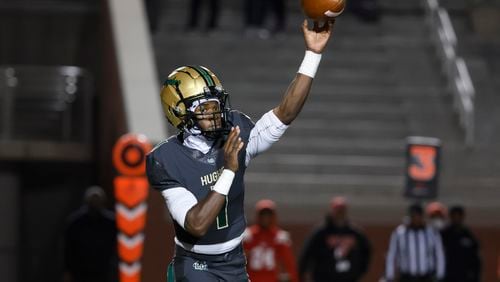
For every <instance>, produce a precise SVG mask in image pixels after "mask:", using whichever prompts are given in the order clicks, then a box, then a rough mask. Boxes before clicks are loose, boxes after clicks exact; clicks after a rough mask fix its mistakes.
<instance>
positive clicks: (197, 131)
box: [180, 86, 231, 140]
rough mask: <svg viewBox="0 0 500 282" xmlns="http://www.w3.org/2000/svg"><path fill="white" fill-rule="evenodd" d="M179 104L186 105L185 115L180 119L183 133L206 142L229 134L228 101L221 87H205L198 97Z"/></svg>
mask: <svg viewBox="0 0 500 282" xmlns="http://www.w3.org/2000/svg"><path fill="white" fill-rule="evenodd" d="M180 102H183V103H184V104H185V105H186V114H185V115H184V116H183V117H182V118H183V120H184V131H186V132H189V133H190V134H192V135H202V136H204V137H205V138H207V139H208V140H216V139H219V138H221V137H223V136H225V135H227V134H229V131H230V127H231V123H230V122H229V121H228V118H227V117H228V112H229V105H228V104H229V103H228V102H229V101H228V95H227V93H226V92H225V91H224V89H223V88H222V87H220V86H211V87H205V88H204V92H203V93H201V94H200V95H196V96H194V97H192V98H190V99H186V100H181V101H180ZM210 102H212V103H210ZM202 123H203V124H204V125H202Z"/></svg>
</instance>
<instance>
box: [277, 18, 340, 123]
mask: <svg viewBox="0 0 500 282" xmlns="http://www.w3.org/2000/svg"><path fill="white" fill-rule="evenodd" d="M333 23H334V19H332V20H330V21H328V22H324V23H323V25H322V26H320V23H318V22H317V21H315V22H314V27H313V29H309V28H308V22H307V20H304V23H303V24H302V31H303V33H304V41H305V45H306V54H305V57H304V60H303V61H302V64H301V66H300V68H299V71H298V73H297V75H296V76H295V78H294V80H293V81H292V82H291V83H290V85H289V86H288V89H287V91H286V93H285V96H284V97H283V100H282V101H281V103H280V104H279V105H278V106H277V107H276V108H274V109H273V111H274V114H276V116H277V117H278V118H279V119H280V120H281V122H283V123H284V124H287V125H288V124H290V123H291V122H292V121H293V120H294V119H295V118H296V117H297V116H298V114H299V113H300V111H301V110H302V107H303V106H304V103H305V101H306V99H307V96H308V95H309V90H310V89H311V84H312V81H313V78H314V75H315V74H316V70H317V69H318V66H319V63H320V61H321V54H322V53H323V50H324V49H325V47H326V45H327V43H328V40H329V39H330V36H331V34H332V29H333Z"/></svg>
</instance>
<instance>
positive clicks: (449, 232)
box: [442, 206, 481, 282]
mask: <svg viewBox="0 0 500 282" xmlns="http://www.w3.org/2000/svg"><path fill="white" fill-rule="evenodd" d="M464 220H465V209H464V208H463V207H462V206H454V207H451V208H450V224H449V225H448V226H447V227H446V228H445V229H444V230H443V232H442V236H443V245H444V250H445V254H446V276H445V281H446V282H479V281H480V280H481V279H480V276H481V275H480V273H481V259H480V257H479V243H478V241H477V239H476V237H475V236H474V234H472V232H471V231H470V230H469V228H467V227H466V226H465V225H464Z"/></svg>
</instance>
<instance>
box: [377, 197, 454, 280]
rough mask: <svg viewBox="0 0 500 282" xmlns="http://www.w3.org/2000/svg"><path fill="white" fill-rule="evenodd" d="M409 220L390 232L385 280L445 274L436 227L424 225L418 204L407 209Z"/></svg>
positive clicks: (442, 275) (415, 278) (437, 277)
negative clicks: (397, 276)
mask: <svg viewBox="0 0 500 282" xmlns="http://www.w3.org/2000/svg"><path fill="white" fill-rule="evenodd" d="M408 215H409V221H408V222H407V223H406V224H401V225H400V226H398V227H397V228H396V230H395V231H394V232H393V233H392V235H391V240H390V243H389V251H388V253H387V261H386V280H387V281H389V282H392V281H397V280H396V279H395V278H396V272H399V280H398V281H400V282H434V281H435V279H437V280H438V281H439V280H442V279H443V278H444V274H445V257H444V252H443V246H442V242H441V236H440V235H439V231H437V230H436V229H435V228H433V227H431V226H427V225H426V223H425V219H424V211H423V208H422V206H420V205H418V204H415V205H411V206H410V207H409V209H408Z"/></svg>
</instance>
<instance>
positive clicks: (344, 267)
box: [299, 217, 371, 282]
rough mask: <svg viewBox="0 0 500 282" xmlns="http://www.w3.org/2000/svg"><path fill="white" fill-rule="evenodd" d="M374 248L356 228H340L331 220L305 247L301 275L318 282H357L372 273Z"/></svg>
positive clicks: (349, 226) (301, 261)
mask: <svg viewBox="0 0 500 282" xmlns="http://www.w3.org/2000/svg"><path fill="white" fill-rule="evenodd" d="M370 255H371V247H370V243H369V241H368V239H367V238H366V237H365V235H363V233H362V232H361V231H360V230H358V229H357V228H355V227H354V226H352V225H350V224H347V225H346V226H336V225H334V224H333V223H332V220H331V218H329V217H327V220H326V224H325V225H324V226H323V227H321V228H319V229H318V230H316V231H315V232H314V233H313V234H312V235H311V237H310V238H309V240H308V242H307V243H306V244H305V246H304V249H303V252H302V255H301V257H300V261H299V272H300V275H301V276H302V277H303V275H304V273H306V272H311V273H312V276H313V279H314V281H315V282H320V281H336V282H355V281H359V280H360V279H361V277H362V276H363V275H364V274H365V273H366V271H367V270H368V265H369V262H370Z"/></svg>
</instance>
